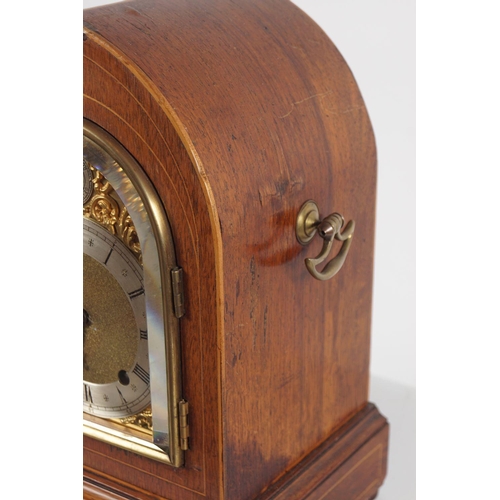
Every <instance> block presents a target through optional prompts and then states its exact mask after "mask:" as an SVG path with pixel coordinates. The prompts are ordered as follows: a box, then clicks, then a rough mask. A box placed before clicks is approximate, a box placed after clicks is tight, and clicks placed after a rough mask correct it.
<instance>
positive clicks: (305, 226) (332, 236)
mask: <svg viewBox="0 0 500 500" xmlns="http://www.w3.org/2000/svg"><path fill="white" fill-rule="evenodd" d="M343 227H344V217H342V215H340V214H339V213H337V212H334V213H332V214H330V215H328V216H327V217H325V218H324V219H321V218H320V216H319V210H318V206H317V205H316V203H315V202H314V201H312V200H308V201H306V202H305V203H304V204H303V205H302V207H301V209H300V210H299V213H298V215H297V222H296V226H295V233H296V235H297V240H298V241H299V243H300V244H301V245H307V244H309V242H310V241H311V240H312V239H313V238H314V235H315V234H316V233H317V234H318V235H319V236H320V237H321V238H322V239H323V240H324V243H323V248H322V249H321V252H320V253H319V255H318V256H317V257H315V258H314V259H310V258H308V259H305V264H306V267H307V270H308V271H309V273H310V274H311V275H312V276H313V277H314V278H316V279H318V280H321V281H326V280H329V279H330V278H332V277H333V276H335V275H336V274H337V273H338V272H339V271H340V269H341V268H342V266H343V265H344V262H345V259H346V257H347V254H348V253H349V248H351V243H352V235H353V234H354V228H355V222H354V221H353V220H351V221H349V222H348V223H347V226H346V227H345V229H344V231H342V232H340V231H341V229H342V228H343ZM333 240H338V241H342V242H343V244H342V248H341V249H340V251H339V253H338V254H337V255H336V256H335V257H334V258H333V259H331V260H330V261H329V262H328V263H327V264H326V265H325V267H324V268H323V270H322V271H318V269H317V266H319V265H320V264H321V263H323V262H324V261H325V260H326V258H327V257H328V255H329V254H330V251H331V249H332V246H333Z"/></svg>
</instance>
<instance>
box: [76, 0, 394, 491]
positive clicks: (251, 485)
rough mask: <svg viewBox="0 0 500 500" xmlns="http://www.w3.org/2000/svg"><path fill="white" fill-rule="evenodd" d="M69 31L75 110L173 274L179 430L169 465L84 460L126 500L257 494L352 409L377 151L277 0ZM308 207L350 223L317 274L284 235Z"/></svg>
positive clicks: (328, 56) (91, 15)
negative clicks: (119, 169)
mask: <svg viewBox="0 0 500 500" xmlns="http://www.w3.org/2000/svg"><path fill="white" fill-rule="evenodd" d="M84 25H85V36H84V38H85V41H84V116H85V117H86V118H88V119H90V120H92V121H94V122H95V123H97V124H98V125H100V126H101V127H103V128H104V129H106V130H107V131H108V132H109V133H110V134H111V135H113V136H114V137H115V138H116V139H117V140H118V141H119V142H120V143H121V144H123V145H124V147H125V148H126V149H127V150H128V151H129V152H130V153H131V154H132V155H133V156H134V157H135V158H136V160H137V161H138V162H139V164H140V165H142V167H143V168H144V170H145V172H146V173H147V175H148V176H149V177H150V179H151V180H152V182H153V184H154V185H155V186H156V189H157V190H158V193H159V195H160V198H161V199H162V201H163V203H164V205H165V209H166V212H167V214H168V216H169V221H170V224H171V226H172V232H173V236H174V241H175V244H176V252H177V261H178V263H179V265H180V266H181V267H182V268H183V269H184V273H185V277H186V283H185V285H186V303H187V313H186V316H185V317H184V318H183V319H182V321H181V337H182V350H183V359H182V363H183V391H184V397H185V399H187V400H188V401H189V403H190V417H189V418H190V429H191V439H190V451H188V452H187V453H186V466H185V467H184V468H182V469H177V470H176V469H173V468H171V467H168V466H165V465H162V464H159V463H155V462H153V461H150V460H148V459H145V458H141V457H139V456H135V455H133V454H130V453H127V452H124V451H121V450H118V449H116V448H113V447H111V446H108V445H105V444H103V443H99V442H97V441H95V440H92V439H90V438H86V439H85V452H84V462H85V466H86V468H87V469H86V470H87V471H88V474H89V475H100V476H101V477H104V476H106V477H112V478H114V479H113V480H114V481H115V483H116V484H123V485H125V484H129V485H133V488H134V491H136V494H137V495H146V496H144V498H150V497H149V496H147V495H153V498H171V499H179V498H182V499H191V498H200V497H202V496H204V497H206V498H210V499H216V498H224V499H231V500H247V499H252V498H257V497H258V496H259V495H261V494H262V493H263V492H264V491H265V490H266V489H267V488H269V486H270V485H271V484H273V483H275V482H276V481H279V480H280V478H281V477H282V476H284V475H285V474H286V472H287V471H289V470H291V469H292V468H293V467H295V466H297V464H298V463H299V462H300V461H301V460H302V459H303V458H304V457H306V456H307V455H308V454H310V453H311V452H312V451H313V450H314V449H316V448H317V447H318V446H319V445H320V444H321V443H323V442H326V440H327V439H328V438H329V437H330V436H332V434H333V433H334V432H335V431H336V430H338V429H339V428H340V427H341V426H342V425H343V424H345V423H346V422H347V421H348V420H349V419H351V418H352V417H354V416H355V415H356V414H357V413H358V412H360V411H363V409H364V408H365V407H366V404H367V395H368V368H369V351H370V322H371V300H372V274H373V267H372V266H373V245H374V220H375V219H374V217H375V183H376V151H375V142H374V137H373V132H372V129H371V125H370V121H369V118H368V114H367V111H366V109H365V106H364V103H363V100H362V97H361V95H360V93H359V90H358V88H357V85H356V82H355V80H354V78H353V76H352V74H351V72H350V70H349V68H348V66H347V65H346V63H345V62H344V60H343V59H342V56H341V55H340V54H339V52H338V51H337V49H336V48H335V47H334V45H333V44H332V42H331V41H330V40H329V39H328V38H327V36H326V35H325V34H324V33H323V32H322V31H321V30H320V29H319V28H318V26H317V25H316V24H314V23H313V21H311V20H310V19H309V18H308V17H307V16H306V15H305V14H304V13H303V12H302V11H300V10H299V9H298V8H297V7H295V6H294V5H293V4H292V3H290V2H289V1H288V0H252V1H250V0H239V1H238V2H235V1H231V0H197V1H195V0H131V1H127V2H123V3H119V4H113V5H108V6H103V7H99V8H95V9H89V10H87V11H85V13H84ZM308 199H313V200H315V201H316V202H317V204H318V206H319V208H320V211H321V215H322V216H323V217H324V216H326V215H328V214H329V213H331V212H333V211H337V212H340V213H341V214H343V215H344V217H345V219H346V220H351V219H354V220H355V221H356V231H355V234H354V239H353V243H352V246H351V250H350V253H349V255H348V258H347V260H346V263H345V265H344V267H343V269H342V270H341V271H340V273H339V274H338V275H337V276H335V277H334V278H333V279H332V280H330V281H327V282H319V281H316V280H314V279H313V278H312V277H311V276H310V275H309V274H308V272H307V270H306V268H305V265H304V258H306V257H314V256H315V255H317V253H319V249H320V248H321V241H320V240H319V238H316V239H317V241H313V242H312V243H311V245H310V246H309V247H305V248H304V247H302V246H301V245H299V244H298V242H297V240H296V237H295V219H296V216H297V213H298V210H299V209H300V207H301V205H302V204H303V203H304V202H305V201H306V200H308ZM337 249H338V247H337ZM383 460H385V458H384V457H383V456H381V458H380V461H383ZM377 484H378V483H377ZM366 486H368V484H367V485H366ZM154 495H156V496H154ZM325 498H327V497H325Z"/></svg>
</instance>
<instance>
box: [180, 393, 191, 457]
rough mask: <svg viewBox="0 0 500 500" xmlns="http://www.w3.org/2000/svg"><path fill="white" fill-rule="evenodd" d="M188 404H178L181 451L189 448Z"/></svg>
mask: <svg viewBox="0 0 500 500" xmlns="http://www.w3.org/2000/svg"><path fill="white" fill-rule="evenodd" d="M188 413H189V403H188V402H187V401H184V400H182V401H180V402H179V431H180V432H179V436H180V441H181V450H187V449H188V448H189V443H188V438H189V424H188Z"/></svg>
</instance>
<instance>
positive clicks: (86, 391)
mask: <svg viewBox="0 0 500 500" xmlns="http://www.w3.org/2000/svg"><path fill="white" fill-rule="evenodd" d="M83 388H84V392H83V397H84V398H85V401H86V402H87V403H91V404H92V403H93V402H94V401H93V399H92V392H91V391H90V387H89V386H88V385H85V384H83Z"/></svg>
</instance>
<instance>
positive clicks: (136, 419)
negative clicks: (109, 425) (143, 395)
mask: <svg viewBox="0 0 500 500" xmlns="http://www.w3.org/2000/svg"><path fill="white" fill-rule="evenodd" d="M119 420H120V422H121V423H122V424H125V425H132V426H135V427H140V428H141V429H146V430H148V431H152V430H153V421H152V414H151V408H146V409H145V410H144V411H142V412H141V413H138V414H137V415H132V416H130V417H125V418H120V419H119Z"/></svg>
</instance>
